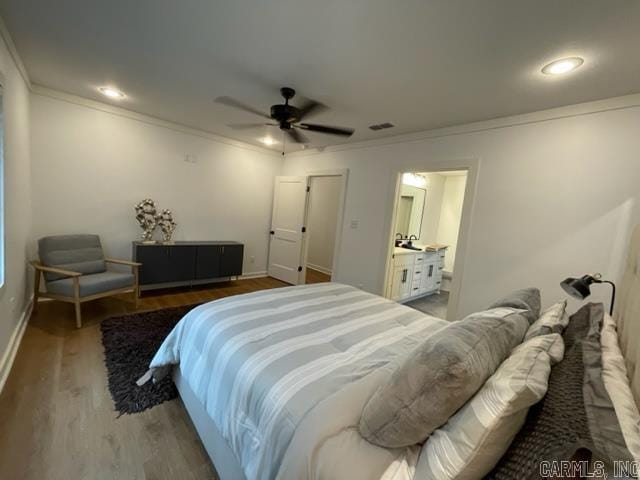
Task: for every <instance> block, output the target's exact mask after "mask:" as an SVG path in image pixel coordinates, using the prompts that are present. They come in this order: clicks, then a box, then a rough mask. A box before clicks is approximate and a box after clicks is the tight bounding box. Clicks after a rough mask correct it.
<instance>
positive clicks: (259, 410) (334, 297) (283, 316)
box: [151, 283, 448, 480]
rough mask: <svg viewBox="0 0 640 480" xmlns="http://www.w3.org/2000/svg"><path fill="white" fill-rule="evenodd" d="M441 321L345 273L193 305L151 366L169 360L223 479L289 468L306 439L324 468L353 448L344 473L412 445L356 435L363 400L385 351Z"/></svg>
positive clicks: (398, 351)
mask: <svg viewBox="0 0 640 480" xmlns="http://www.w3.org/2000/svg"><path fill="white" fill-rule="evenodd" d="M447 325H448V323H447V322H446V321H444V320H441V319H438V318H435V317H431V316H428V315H425V314H423V313H421V312H418V311H416V310H414V309H411V308H409V307H406V306H403V305H400V304H398V303H395V302H392V301H390V300H387V299H384V298H382V297H379V296H376V295H372V294H369V293H366V292H363V291H362V290H359V289H357V288H354V287H351V286H347V285H342V284H338V283H323V284H314V285H305V286H299V287H285V288H280V289H275V290H266V291H262V292H254V293H251V294H245V295H239V296H235V297H230V298H227V299H222V300H218V301H216V302H211V303H208V304H205V305H201V306H199V307H197V308H195V309H194V310H192V311H191V312H189V313H188V314H187V315H186V316H185V317H184V318H183V319H182V320H181V321H180V322H179V324H178V325H177V326H176V328H175V329H174V330H173V331H172V332H171V334H170V335H169V337H167V339H166V340H165V342H164V343H163V345H162V347H161V349H160V350H159V351H158V353H157V354H156V356H155V358H154V360H153V362H152V364H151V366H152V367H153V368H161V367H166V366H168V365H176V366H177V367H176V368H174V369H173V378H174V381H175V383H176V385H177V387H178V390H179V392H180V395H181V397H182V399H183V401H184V404H185V406H186V408H187V411H188V412H189V414H190V416H191V418H192V420H193V422H194V425H195V426H196V429H197V431H198V433H199V435H200V437H201V439H202V441H203V443H204V445H205V448H206V449H207V451H208V453H209V455H210V456H211V458H212V460H213V462H214V465H215V467H216V470H217V471H218V473H219V474H220V476H221V478H222V479H223V480H235V479H238V480H241V479H246V478H251V479H253V478H256V479H273V478H277V477H279V478H292V477H291V476H290V475H289V474H288V471H289V469H296V468H300V460H301V457H300V452H301V451H304V452H306V453H308V452H313V447H314V445H317V446H318V447H321V448H320V451H318V452H315V453H317V454H319V455H320V456H321V457H322V459H325V463H324V464H323V468H329V469H330V468H336V467H337V465H336V464H335V462H334V460H335V455H333V454H332V453H331V452H332V451H333V450H334V449H336V448H337V449H341V450H343V451H344V449H352V451H353V452H354V455H358V456H362V457H363V458H364V459H365V460H367V461H366V462H365V463H361V462H358V463H352V462H350V460H353V457H349V456H347V457H343V458H345V459H346V460H347V463H348V464H351V465H357V467H358V471H357V472H355V471H354V472H352V473H353V475H350V476H345V477H344V478H358V477H360V478H371V476H372V475H373V476H375V477H377V478H381V477H382V475H383V474H384V472H385V471H386V470H387V469H388V467H389V466H390V465H392V464H399V465H402V464H403V462H404V461H405V459H406V458H409V460H410V456H411V455H415V451H413V450H412V449H400V450H396V451H390V450H387V449H384V448H380V447H376V446H374V445H371V444H369V443H367V442H366V441H365V440H364V439H362V438H361V437H359V435H358V434H357V431H356V426H357V422H358V419H359V417H360V413H361V411H362V407H363V405H364V402H366V400H367V399H368V397H369V396H370V395H371V393H372V391H373V390H374V389H375V388H376V387H377V386H378V384H379V382H380V379H381V378H383V377H384V376H385V375H389V372H391V371H393V369H394V368H395V367H394V365H395V363H394V362H397V361H398V360H399V359H401V358H403V357H404V356H405V355H406V354H407V353H409V352H410V351H412V350H413V349H414V348H415V347H416V346H417V345H418V344H420V343H421V342H423V341H424V340H425V339H427V338H428V337H429V336H430V335H433V334H434V333H436V332H437V331H439V330H440V329H442V328H444V327H446V326H447ZM349 424H350V425H352V427H353V428H352V429H349V428H345V425H349ZM337 434H340V435H338V438H337V440H336V439H334V438H332V437H333V436H334V435H337ZM291 446H295V448H293V449H292V448H291ZM294 450H296V452H294ZM306 453H305V454H306ZM349 458H350V460H349ZM394 462H395V463H394ZM362 465H367V468H366V469H363V468H362ZM343 467H344V469H342V471H343V472H348V471H349V467H348V465H346V464H345V465H343Z"/></svg>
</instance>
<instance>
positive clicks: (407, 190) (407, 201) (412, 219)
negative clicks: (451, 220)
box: [394, 184, 427, 239]
mask: <svg viewBox="0 0 640 480" xmlns="http://www.w3.org/2000/svg"><path fill="white" fill-rule="evenodd" d="M426 196H427V191H426V190H425V189H424V188H419V187H414V186H413V185H406V184H403V185H402V187H401V188H400V199H399V200H398V211H397V212H396V213H397V214H396V228H395V230H394V234H397V233H401V234H402V237H403V238H409V237H410V236H411V235H415V236H416V237H417V238H418V239H419V238H420V229H421V228H422V216H423V214H424V203H425V199H426Z"/></svg>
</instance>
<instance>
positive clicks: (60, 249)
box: [31, 235, 142, 328]
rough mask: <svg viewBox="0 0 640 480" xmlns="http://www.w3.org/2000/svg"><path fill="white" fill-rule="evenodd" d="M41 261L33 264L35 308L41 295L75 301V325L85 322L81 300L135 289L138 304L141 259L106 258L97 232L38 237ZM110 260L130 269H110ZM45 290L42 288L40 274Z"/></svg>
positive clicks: (134, 293) (111, 262)
mask: <svg viewBox="0 0 640 480" xmlns="http://www.w3.org/2000/svg"><path fill="white" fill-rule="evenodd" d="M38 253H39V256H40V261H33V262H31V265H33V267H34V268H35V270H36V272H35V273H36V276H35V282H34V300H33V301H34V308H35V306H36V305H37V302H38V297H44V298H52V299H54V300H61V301H63V302H70V303H73V304H74V305H75V310H76V326H77V327H78V328H80V327H81V326H82V314H81V311H80V304H81V303H83V302H88V301H90V300H95V299H97V298H102V297H108V296H111V295H116V294H119V293H125V292H133V295H134V303H135V305H136V307H137V306H138V297H139V293H140V292H139V286H138V268H139V267H140V265H142V264H141V263H136V262H129V261H126V260H114V259H111V258H104V254H103V252H102V245H101V243H100V237H98V236H97V235H57V236H52V237H44V238H41V239H40V240H39V241H38ZM107 264H117V265H128V266H130V267H131V272H130V273H128V272H116V271H112V270H108V269H107ZM41 276H43V277H44V281H45V287H46V291H45V292H40V277H41Z"/></svg>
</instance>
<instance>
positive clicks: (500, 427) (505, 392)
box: [416, 333, 564, 480]
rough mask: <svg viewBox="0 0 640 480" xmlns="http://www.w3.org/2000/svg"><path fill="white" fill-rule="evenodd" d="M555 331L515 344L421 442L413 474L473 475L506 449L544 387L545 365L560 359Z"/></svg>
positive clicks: (436, 479)
mask: <svg viewBox="0 0 640 480" xmlns="http://www.w3.org/2000/svg"><path fill="white" fill-rule="evenodd" d="M563 355H564V342H563V340H562V337H561V336H560V335H559V334H557V333H555V334H550V335H543V336H538V337H534V338H532V339H531V340H528V341H526V342H525V343H523V344H521V345H519V346H518V347H516V348H515V349H514V350H513V352H512V353H511V356H509V358H507V359H506V360H505V361H504V362H503V363H502V365H500V367H499V368H498V370H496V372H495V373H494V374H493V375H492V376H491V377H490V378H489V380H487V382H486V383H485V384H484V386H483V387H482V388H481V389H480V390H479V391H478V393H476V395H475V396H474V397H473V398H472V399H471V400H469V402H467V403H466V404H465V406H464V407H462V408H461V409H460V410H459V411H458V412H457V413H456V414H455V415H454V416H453V417H451V418H450V419H449V421H448V422H447V423H446V424H445V425H443V426H442V427H440V428H439V429H438V430H436V431H434V432H433V433H432V434H431V436H430V437H429V438H428V439H427V441H426V443H425V444H424V446H423V447H422V452H421V454H420V458H419V460H418V465H417V470H416V478H420V479H425V480H445V479H456V480H463V479H477V478H481V477H482V476H484V475H485V474H487V473H488V472H489V471H491V469H492V468H493V467H494V466H495V464H496V463H497V462H498V460H500V457H502V455H503V454H504V452H506V451H507V448H509V445H510V443H511V441H512V440H513V438H514V437H515V435H516V433H518V430H520V428H521V427H522V425H523V424H524V421H525V418H526V416H527V412H528V410H529V407H530V406H531V405H534V404H535V403H537V402H538V401H539V400H540V399H541V398H542V397H544V395H545V393H546V392H547V381H548V378H549V372H550V371H551V364H552V363H557V362H559V361H561V360H562V357H563Z"/></svg>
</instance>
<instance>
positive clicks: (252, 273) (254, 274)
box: [238, 271, 268, 280]
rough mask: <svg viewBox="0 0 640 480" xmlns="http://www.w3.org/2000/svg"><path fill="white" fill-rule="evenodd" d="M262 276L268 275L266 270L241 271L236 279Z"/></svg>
mask: <svg viewBox="0 0 640 480" xmlns="http://www.w3.org/2000/svg"><path fill="white" fill-rule="evenodd" d="M264 277H268V275H267V272H266V271H264V272H249V273H243V274H242V275H240V276H239V277H238V280H248V279H250V278H264Z"/></svg>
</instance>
